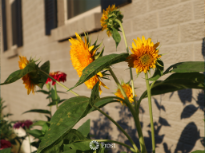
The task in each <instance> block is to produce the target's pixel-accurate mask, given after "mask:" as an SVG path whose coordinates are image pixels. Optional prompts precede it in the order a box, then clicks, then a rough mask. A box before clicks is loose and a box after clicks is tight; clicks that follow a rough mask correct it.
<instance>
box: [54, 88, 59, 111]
mask: <svg viewBox="0 0 205 153" xmlns="http://www.w3.org/2000/svg"><path fill="white" fill-rule="evenodd" d="M54 90H55V101H56V109H58V95H57V90H56V84H55V85H54Z"/></svg>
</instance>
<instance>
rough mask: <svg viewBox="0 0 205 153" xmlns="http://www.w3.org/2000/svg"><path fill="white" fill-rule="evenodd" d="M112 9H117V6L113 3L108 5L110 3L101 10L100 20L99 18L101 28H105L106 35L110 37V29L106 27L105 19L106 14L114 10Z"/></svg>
mask: <svg viewBox="0 0 205 153" xmlns="http://www.w3.org/2000/svg"><path fill="white" fill-rule="evenodd" d="M114 10H117V8H116V7H115V5H112V6H111V7H110V5H109V6H108V8H107V9H106V10H103V14H102V17H101V20H100V22H101V26H102V30H105V29H106V30H107V35H108V37H110V36H111V32H110V30H109V29H108V27H107V21H106V20H107V19H108V15H109V14H110V13H111V12H112V11H114Z"/></svg>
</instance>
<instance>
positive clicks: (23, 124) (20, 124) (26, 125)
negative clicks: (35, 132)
mask: <svg viewBox="0 0 205 153" xmlns="http://www.w3.org/2000/svg"><path fill="white" fill-rule="evenodd" d="M32 124H33V122H32V121H30V120H26V121H19V122H16V123H15V124H14V126H13V128H14V129H19V128H20V127H22V128H29V127H30V126H31V125H32Z"/></svg>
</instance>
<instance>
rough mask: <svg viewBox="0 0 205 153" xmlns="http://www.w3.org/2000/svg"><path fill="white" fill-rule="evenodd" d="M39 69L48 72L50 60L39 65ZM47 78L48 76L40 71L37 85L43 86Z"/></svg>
mask: <svg viewBox="0 0 205 153" xmlns="http://www.w3.org/2000/svg"><path fill="white" fill-rule="evenodd" d="M40 69H41V70H43V71H44V72H46V73H47V74H49V72H50V62H49V61H46V62H45V63H44V64H43V65H41V67H40ZM47 78H48V76H47V75H45V74H44V73H42V72H41V79H40V81H39V82H40V83H39V84H38V86H39V87H40V88H43V85H44V84H45V83H46V80H47Z"/></svg>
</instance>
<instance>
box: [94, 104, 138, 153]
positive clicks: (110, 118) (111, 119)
mask: <svg viewBox="0 0 205 153" xmlns="http://www.w3.org/2000/svg"><path fill="white" fill-rule="evenodd" d="M93 107H94V108H95V109H97V110H98V111H99V112H100V113H102V114H103V115H105V116H106V117H107V118H108V119H109V120H110V121H112V122H113V123H114V124H115V125H116V126H117V127H118V128H119V129H120V131H122V133H124V135H125V136H126V137H127V138H128V140H129V141H130V142H131V143H132V145H133V147H134V148H135V149H136V151H138V152H139V150H138V148H137V146H136V145H135V143H134V141H133V140H132V138H131V137H130V136H129V135H128V134H127V133H126V132H125V130H124V129H123V128H122V127H121V126H120V125H119V124H118V123H117V122H115V120H114V119H113V118H112V117H110V116H109V115H107V114H106V113H105V112H103V111H102V110H101V109H99V108H98V107H97V106H95V105H93Z"/></svg>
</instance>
